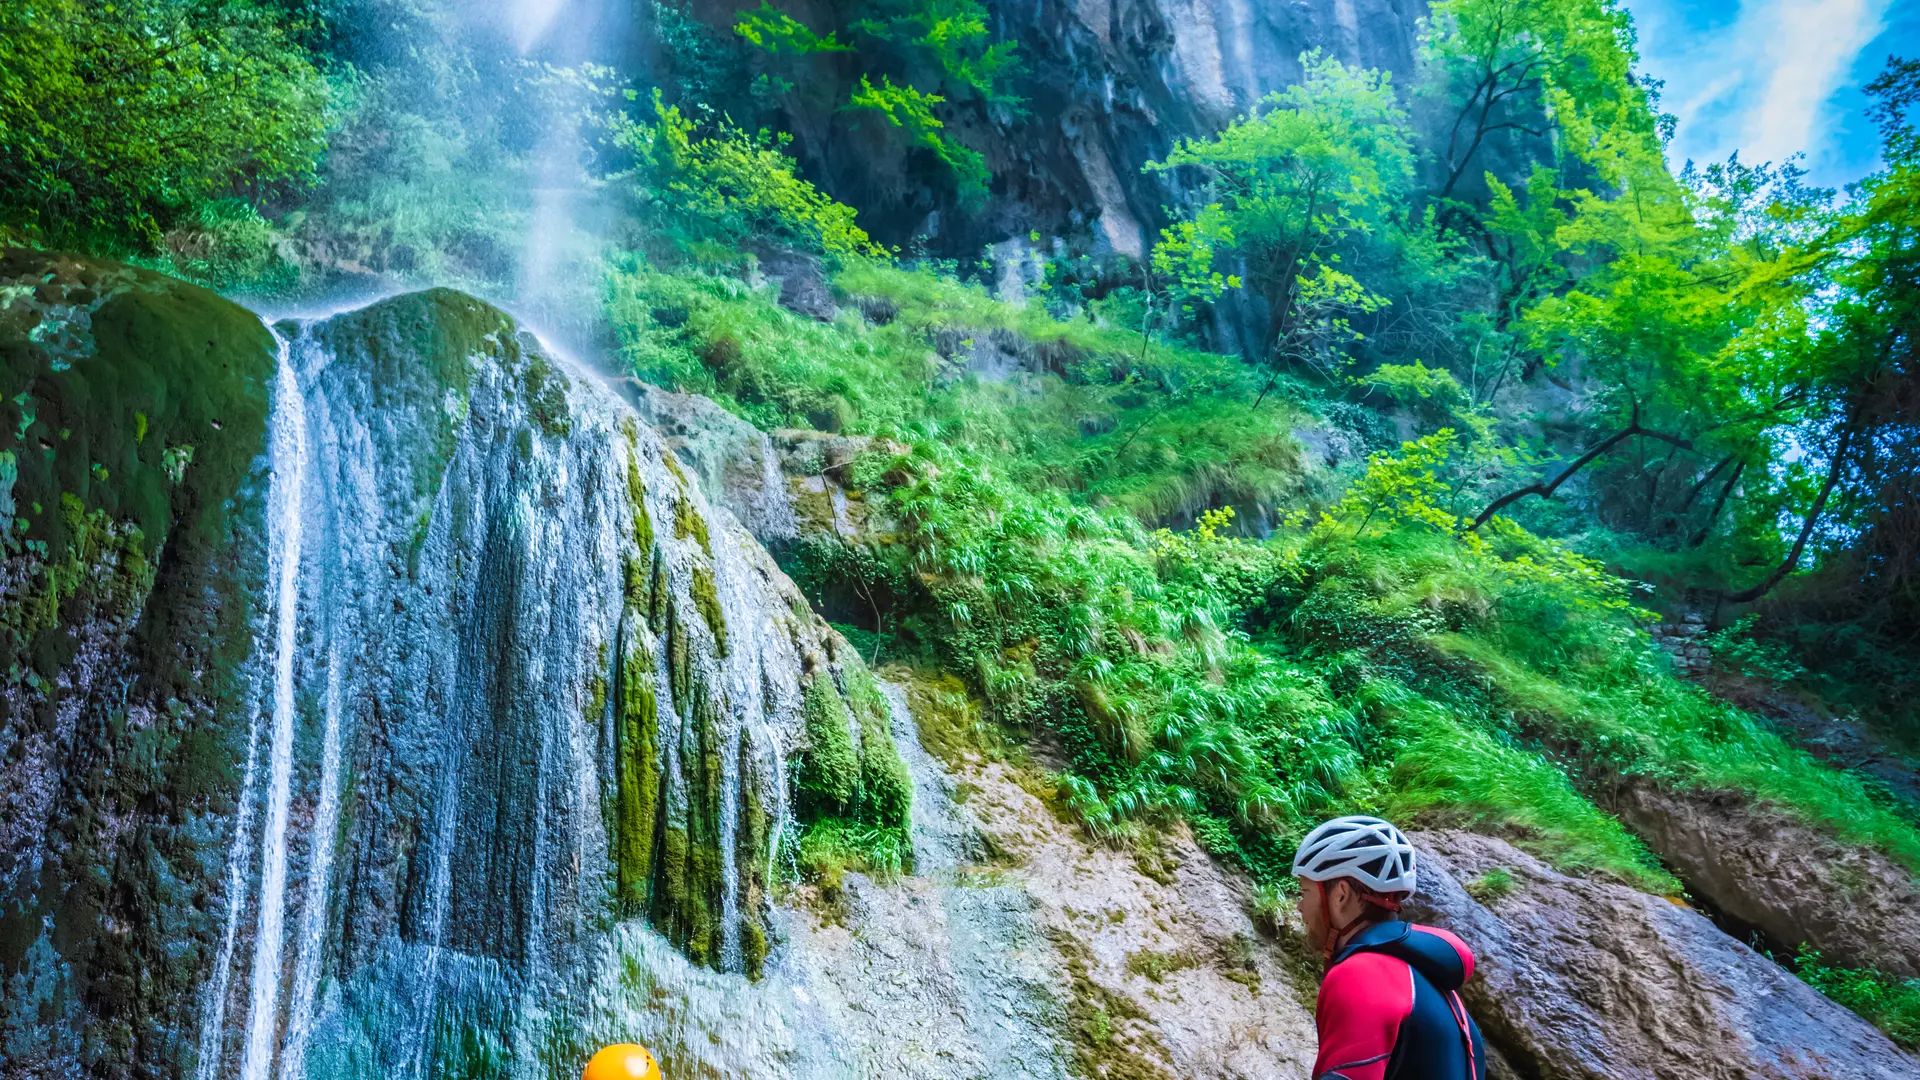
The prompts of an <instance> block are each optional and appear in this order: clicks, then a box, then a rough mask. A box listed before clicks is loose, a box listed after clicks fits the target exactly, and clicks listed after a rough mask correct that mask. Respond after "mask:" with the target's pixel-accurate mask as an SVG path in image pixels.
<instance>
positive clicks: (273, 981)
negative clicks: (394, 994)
mask: <svg viewBox="0 0 1920 1080" xmlns="http://www.w3.org/2000/svg"><path fill="white" fill-rule="evenodd" d="M274 340H275V343H276V345H277V346H278V358H277V366H276V371H275V378H274V393H273V403H274V411H273V421H272V424H271V433H270V436H269V437H270V439H271V448H270V454H271V457H270V460H271V462H272V477H271V480H270V481H269V489H268V495H267V514H268V522H269V524H268V528H269V537H268V554H267V567H268V571H267V576H268V580H269V582H271V583H272V585H273V586H274V607H273V616H274V623H273V646H272V648H273V652H272V656H273V685H272V690H271V700H272V712H271V716H272V728H271V731H270V737H271V744H270V752H269V755H268V769H269V772H268V791H267V817H266V820H265V821H264V822H262V827H261V833H260V846H261V857H262V869H261V889H260V893H259V919H260V928H261V929H256V932H255V937H254V962H253V969H252V978H253V981H252V992H251V994H250V998H251V1001H252V1009H251V1011H250V1013H249V1035H248V1041H247V1058H246V1060H247V1063H248V1064H247V1066H246V1067H245V1068H243V1076H245V1077H246V1078H247V1080H257V1078H258V1077H260V1076H263V1075H264V1074H265V1072H266V1070H267V1069H268V1067H269V1066H270V1065H271V1058H272V1052H273V1046H272V1039H273V1034H274V1020H275V1016H274V997H275V995H276V994H277V992H278V990H279V985H280V970H279V954H280V921H281V914H282V911H283V908H284V904H285V900H286V897H285V884H286V829H287V809H288V802H289V799H290V788H291V784H292V771H293V689H294V687H293V665H294V646H295V642H294V636H295V630H296V628H297V625H298V615H299V611H298V609H299V581H300V547H301V532H302V527H303V526H302V509H303V507H302V501H303V495H304V487H305V483H306V468H307V422H306V407H305V404H304V402H303V400H302V398H301V394H300V386H299V382H298V380H297V378H296V377H295V375H294V371H293V362H292V359H291V356H290V346H289V344H288V342H287V339H286V338H285V337H284V336H282V335H280V334H278V333H276V334H274ZM262 719H263V717H262V716H261V714H260V713H259V712H258V711H256V712H255V714H254V717H253V720H252V722H251V723H250V725H249V728H248V739H247V764H246V771H245V773H244V776H243V778H242V781H241V788H240V803H239V810H238V812H237V813H236V815H235V819H234V836H233V844H232V847H231V849H230V852H229V855H228V860H227V915H226V922H225V927H224V930H223V933H222V936H221V945H220V954H219V959H218V960H217V961H216V962H215V964H214V971H213V978H212V979H211V981H210V982H209V984H208V991H207V1001H206V1004H205V1010H206V1011H205V1014H204V1015H205V1019H204V1020H203V1021H202V1023H201V1031H200V1055H199V1061H198V1062H197V1064H196V1067H195V1076H196V1077H197V1078H199V1080H211V1078H212V1077H213V1076H214V1075H215V1073H216V1072H217V1071H218V1069H219V1066H220V1059H221V1048H222V1045H223V1043H224V1038H223V1036H224V1034H225V1031H226V1009H227V994H228V989H229V987H230V986H231V984H232V978H233V950H234V944H235V938H236V936H237V934H238V931H239V925H240V912H241V909H242V908H243V907H244V905H245V903H246V900H247V896H246V892H245V889H244V887H243V886H244V884H245V880H246V870H247V866H248V865H249V862H250V860H249V859H248V858H247V847H248V840H249V838H250V837H251V835H252V827H253V806H254V801H255V799H256V792H255V786H256V783H257V781H258V766H259V750H260V735H261V731H260V729H261V726H262V724H261V721H262ZM268 926H271V928H272V932H271V933H263V932H262V930H263V929H264V928H266V927H268ZM263 1012H264V1014H265V1015H264V1018H263V1017H262V1014H263ZM262 1043H264V1051H265V1055H266V1058H267V1060H266V1061H263V1062H261V1063H260V1064H259V1065H258V1067H257V1068H258V1071H255V1066H254V1064H253V1063H254V1060H255V1057H256V1054H257V1053H258V1052H259V1048H260V1047H261V1045H262Z"/></svg>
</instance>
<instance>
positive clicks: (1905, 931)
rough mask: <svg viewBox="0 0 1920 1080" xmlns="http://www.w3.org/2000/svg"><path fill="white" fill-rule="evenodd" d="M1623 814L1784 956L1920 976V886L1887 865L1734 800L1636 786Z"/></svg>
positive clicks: (1621, 797)
mask: <svg viewBox="0 0 1920 1080" xmlns="http://www.w3.org/2000/svg"><path fill="white" fill-rule="evenodd" d="M1614 810H1615V812H1616V813H1618V814H1619V815H1620V817H1621V819H1622V820H1623V821H1625V822H1626V823H1627V824H1628V825H1630V826H1631V827H1632V828H1633V830H1634V831H1635V832H1637V833H1639V834H1640V835H1641V836H1642V837H1643V838H1645V839H1646V841H1647V846H1649V847H1651V848H1652V849H1653V850H1654V851H1655V852H1656V853H1657V854H1658V855H1659V856H1660V857H1661V858H1662V859H1664V860H1666V862H1667V864H1668V865H1669V866H1671V867H1672V868H1673V870H1674V872H1675V873H1677V874H1679V875H1680V877H1681V879H1682V880H1684V881H1685V882H1686V883H1687V888H1688V889H1689V890H1691V891H1692V892H1693V893H1695V894H1697V895H1699V896H1701V897H1704V898H1705V899H1706V900H1707V901H1709V902H1710V903H1712V904H1713V906H1714V907H1716V908H1718V909H1719V910H1720V911H1721V912H1722V913H1724V914H1726V915H1728V916H1731V917H1732V918H1733V919H1735V920H1737V921H1738V922H1741V923H1745V924H1747V925H1749V926H1753V927H1756V928H1758V929H1759V930H1760V931H1761V932H1762V933H1764V934H1765V935H1766V936H1767V937H1768V938H1770V939H1771V940H1773V941H1774V942H1776V943H1778V944H1779V945H1780V946H1781V947H1783V948H1786V949H1794V948H1797V947H1798V946H1799V945H1801V944H1802V943H1806V944H1809V945H1812V946H1813V947H1814V948H1816V949H1818V950H1820V953H1821V955H1822V956H1823V957H1824V958H1825V959H1826V960H1828V961H1829V962H1831V963H1836V964H1839V965H1841V966H1844V967H1875V968H1879V969H1881V970H1882V971H1887V972H1890V973H1892V974H1895V975H1899V976H1901V977H1903V978H1913V977H1915V976H1920V882H1917V881H1915V880H1914V877H1913V875H1912V874H1910V873H1908V872H1907V870H1906V869H1905V868H1904V867H1902V866H1900V865H1899V864H1897V863H1895V862H1894V861H1893V860H1892V859H1890V858H1888V857H1887V856H1886V855H1884V854H1882V853H1880V852H1878V851H1874V850H1872V849H1869V848H1863V847H1859V846H1857V845H1852V844H1846V843H1842V842H1840V841H1838V840H1835V839H1833V838H1832V837H1831V836H1829V835H1827V834H1826V833H1825V832H1822V831H1821V830H1819V829H1817V828H1814V827H1813V826H1811V825H1808V824H1806V823H1805V822H1802V821H1800V820H1799V819H1797V818H1795V817H1793V816H1792V815H1790V814H1788V813H1786V812H1785V811H1782V810H1779V809H1775V808H1773V807H1768V806H1765V805H1756V804H1755V803H1754V802H1753V800H1752V799H1751V798H1750V797H1747V796H1743V795H1738V794H1735V793H1731V792H1711V791H1703V792H1670V791H1663V790H1660V789H1657V788H1654V787H1652V786H1651V785H1647V784H1628V785H1626V786H1625V787H1623V788H1622V789H1621V790H1620V791H1619V792H1618V793H1617V794H1616V795H1615V798H1614Z"/></svg>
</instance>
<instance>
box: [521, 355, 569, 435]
mask: <svg viewBox="0 0 1920 1080" xmlns="http://www.w3.org/2000/svg"><path fill="white" fill-rule="evenodd" d="M520 386H521V389H523V390H525V391H526V393H527V411H528V412H530V413H532V414H533V422H534V424H536V425H537V426H538V427H539V428H540V430H541V431H542V432H544V433H545V434H547V435H548V436H551V437H553V438H564V437H566V436H567V435H569V434H571V433H572V431H573V417H572V416H571V415H570V414H569V413H568V411H567V390H568V388H569V383H568V382H567V376H566V373H564V372H561V371H558V370H556V369H555V368H554V367H553V365H551V364H549V363H548V362H547V358H546V356H545V355H543V354H541V353H539V352H529V353H527V354H526V364H525V366H523V367H522V368H521V369H520Z"/></svg>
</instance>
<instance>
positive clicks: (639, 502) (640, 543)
mask: <svg viewBox="0 0 1920 1080" xmlns="http://www.w3.org/2000/svg"><path fill="white" fill-rule="evenodd" d="M626 433H627V504H628V506H629V507H630V508H631V509H632V511H633V543H634V546H635V547H637V548H639V549H640V551H641V553H642V554H643V555H645V556H647V557H648V558H651V557H652V553H653V518H652V517H650V516H649V515H648V514H647V484H646V481H645V480H644V479H643V478H642V477H641V475H640V435H639V432H638V431H637V430H636V429H635V428H633V427H632V426H631V425H629V426H628V427H627V429H626Z"/></svg>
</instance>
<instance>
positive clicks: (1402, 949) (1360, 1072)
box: [1313, 920, 1487, 1080]
mask: <svg viewBox="0 0 1920 1080" xmlns="http://www.w3.org/2000/svg"><path fill="white" fill-rule="evenodd" d="M1472 975H1473V950H1472V949H1469V948H1467V945H1466V942H1463V941H1461V940H1460V939H1459V938H1457V937H1455V936H1453V935H1452V934H1450V933H1448V932H1446V931H1445V930H1438V929H1435V928H1433V927H1430V926H1415V925H1414V924H1412V923H1406V922H1400V921H1398V920H1395V921H1392V922H1383V923H1377V924H1375V925H1373V926H1370V927H1368V928H1366V929H1365V930H1362V931H1361V932H1360V933H1359V934H1358V935H1356V936H1355V937H1354V938H1353V940H1351V941H1349V942H1348V943H1347V946H1346V948H1344V949H1342V950H1341V951H1340V953H1339V955H1337V956H1335V957H1334V960H1333V964H1332V966H1331V967H1329V968H1328V969H1327V977H1326V979H1325V980H1323V981H1322V982H1321V983H1320V1002H1319V1005H1318V1007H1317V1008H1316V1009H1315V1010H1314V1016H1315V1022H1316V1023H1317V1024H1318V1026H1319V1028H1320V1057H1319V1059H1318V1060H1316V1061H1315V1062H1314V1064H1313V1076H1314V1080H1486V1076H1487V1055H1486V1047H1485V1044H1484V1043H1482V1042H1481V1040H1480V1028H1479V1026H1478V1025H1476V1024H1475V1023H1474V1022H1473V1017H1471V1016H1468V1015H1467V1007H1466V1005H1465V1004H1463V1003H1462V1002H1461V1000H1460V987H1461V986H1462V985H1463V984H1464V983H1465V982H1466V981H1467V979H1468V978H1470V977H1471V976H1472Z"/></svg>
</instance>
